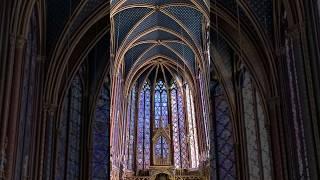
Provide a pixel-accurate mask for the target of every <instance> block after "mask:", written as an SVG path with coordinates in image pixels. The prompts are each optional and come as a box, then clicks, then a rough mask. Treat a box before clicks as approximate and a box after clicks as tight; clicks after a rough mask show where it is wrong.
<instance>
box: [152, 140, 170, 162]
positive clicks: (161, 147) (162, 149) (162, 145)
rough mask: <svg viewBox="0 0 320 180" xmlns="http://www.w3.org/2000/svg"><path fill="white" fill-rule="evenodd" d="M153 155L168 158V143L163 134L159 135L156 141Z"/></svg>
mask: <svg viewBox="0 0 320 180" xmlns="http://www.w3.org/2000/svg"><path fill="white" fill-rule="evenodd" d="M155 155H156V157H157V158H159V159H168V157H169V143H168V141H167V139H166V138H165V137H163V136H159V137H158V139H157V141H156V146H155Z"/></svg>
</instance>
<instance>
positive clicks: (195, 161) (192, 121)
mask: <svg viewBox="0 0 320 180" xmlns="http://www.w3.org/2000/svg"><path fill="white" fill-rule="evenodd" d="M186 101H187V119H188V126H189V127H188V131H189V135H188V139H189V143H190V160H191V163H190V165H191V168H197V167H198V166H199V146H198V135H197V125H196V118H195V110H194V103H193V95H192V92H191V89H190V88H189V86H188V85H186Z"/></svg>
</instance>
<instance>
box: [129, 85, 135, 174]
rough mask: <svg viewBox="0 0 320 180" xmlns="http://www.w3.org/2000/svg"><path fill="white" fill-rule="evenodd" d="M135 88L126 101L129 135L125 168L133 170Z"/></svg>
mask: <svg viewBox="0 0 320 180" xmlns="http://www.w3.org/2000/svg"><path fill="white" fill-rule="evenodd" d="M136 96H137V89H136V86H133V87H132V89H131V92H130V96H129V103H128V122H129V135H128V141H129V142H128V148H127V149H128V150H127V151H128V152H127V169H129V170H133V165H134V164H133V163H134V159H133V158H134V152H135V151H134V141H135V132H136V131H135V124H136V118H135V117H136V116H135V110H136V98H137V97H136Z"/></svg>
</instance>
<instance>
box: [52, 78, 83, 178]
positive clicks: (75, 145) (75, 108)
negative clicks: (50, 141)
mask: <svg viewBox="0 0 320 180" xmlns="http://www.w3.org/2000/svg"><path fill="white" fill-rule="evenodd" d="M82 88H83V86H82V82H81V79H80V75H79V74H77V75H76V76H75V77H74V78H73V80H72V82H71V86H70V89H69V92H68V94H67V95H66V98H65V100H64V109H63V118H62V119H61V122H60V124H59V129H58V145H57V146H58V157H57V161H58V162H57V167H56V170H57V173H56V179H78V178H79V176H80V132H81V131H80V125H81V119H82V118H81V117H82V114H81V108H82V107H81V106H82V94H83V90H82Z"/></svg>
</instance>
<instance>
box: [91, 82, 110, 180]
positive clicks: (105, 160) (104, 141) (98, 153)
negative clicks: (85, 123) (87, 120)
mask: <svg viewBox="0 0 320 180" xmlns="http://www.w3.org/2000/svg"><path fill="white" fill-rule="evenodd" d="M109 121H110V92H109V88H108V85H107V84H103V86H102V89H101V92H100V94H99V97H98V100H97V104H96V110H95V118H94V120H93V123H92V127H93V128H92V150H91V173H92V175H91V177H92V179H97V180H98V179H101V180H102V179H108V170H109V142H108V141H109Z"/></svg>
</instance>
